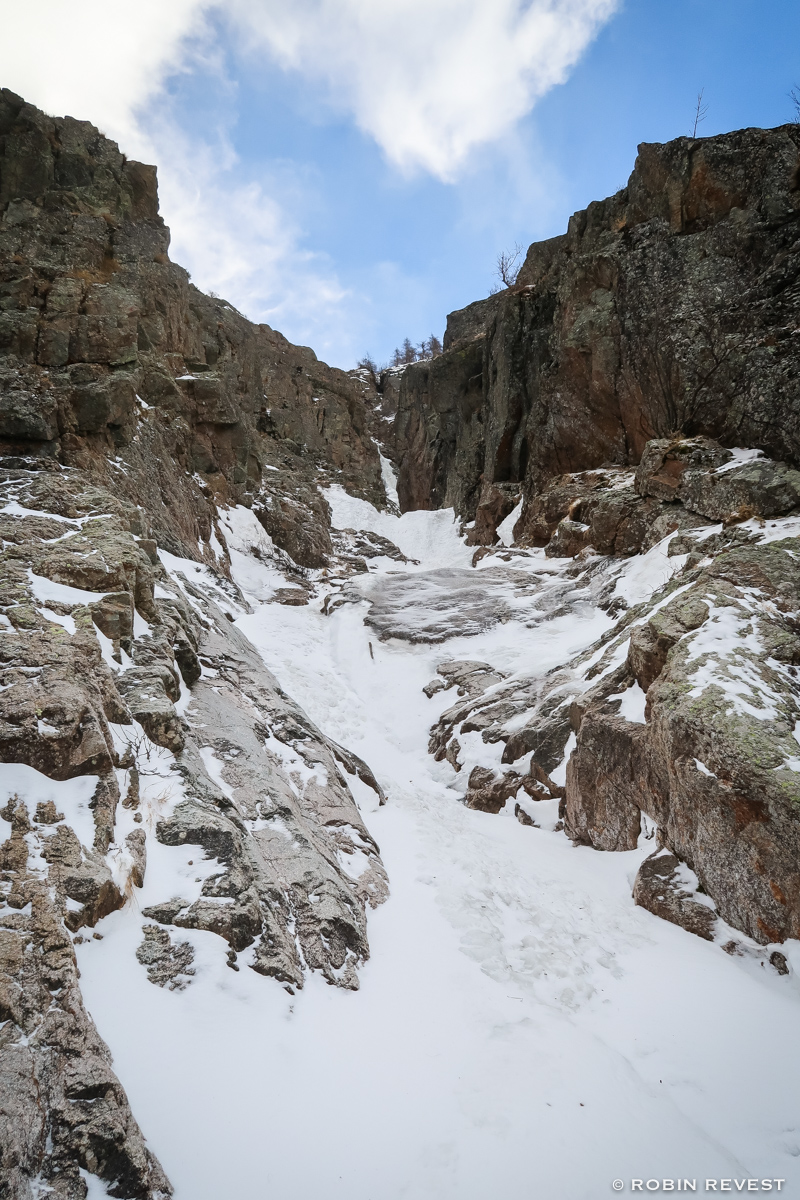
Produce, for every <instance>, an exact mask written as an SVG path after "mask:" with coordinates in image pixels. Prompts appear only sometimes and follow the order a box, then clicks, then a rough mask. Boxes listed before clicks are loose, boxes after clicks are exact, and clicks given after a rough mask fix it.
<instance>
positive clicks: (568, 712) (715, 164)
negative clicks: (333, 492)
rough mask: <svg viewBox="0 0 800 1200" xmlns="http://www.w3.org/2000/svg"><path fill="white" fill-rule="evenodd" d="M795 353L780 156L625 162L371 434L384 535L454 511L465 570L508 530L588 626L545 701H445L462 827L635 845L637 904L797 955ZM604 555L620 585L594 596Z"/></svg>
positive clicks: (540, 684) (793, 273) (751, 136)
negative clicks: (396, 521) (522, 828)
mask: <svg viewBox="0 0 800 1200" xmlns="http://www.w3.org/2000/svg"><path fill="white" fill-rule="evenodd" d="M798 334H800V129H798V127H797V126H796V125H791V126H785V127H782V128H779V129H774V130H758V129H749V130H743V131H741V132H738V133H732V134H728V135H725V136H722V137H717V138H709V139H702V140H701V139H687V138H680V139H678V140H677V141H675V142H671V143H669V144H668V145H663V146H650V145H644V146H641V147H640V149H639V156H638V158H637V160H636V165H635V167H634V171H633V174H632V175H631V178H630V181H629V183H628V186H627V187H626V188H625V189H623V190H622V191H621V192H619V193H618V194H617V195H615V196H613V197H611V198H610V199H608V200H605V201H603V202H600V203H596V204H592V205H590V206H589V208H588V209H587V210H586V211H585V212H579V213H576V214H575V216H574V217H573V218H572V219H571V221H570V223H569V229H568V231H567V233H566V234H564V235H563V236H561V237H557V238H553V239H551V240H550V241H548V242H544V243H536V244H534V245H532V246H531V247H530V250H529V251H528V255H527V258H526V260H525V264H524V266H523V268H522V270H521V272H520V275H519V279H518V281H517V283H516V285H515V286H513V287H511V288H509V289H507V290H506V291H505V292H502V293H500V294H498V295H496V296H492V297H490V298H488V299H486V300H481V301H478V302H476V303H475V304H473V305H471V306H470V307H468V308H466V309H464V310H463V311H461V312H457V313H453V314H451V315H450V317H449V318H448V328H447V335H446V338H445V343H444V344H445V352H444V354H443V355H442V356H441V357H440V358H437V359H435V360H434V361H433V362H431V363H425V364H417V365H414V366H412V367H409V368H408V370H407V371H406V372H405V375H404V377H403V380H402V385H401V390H400V397H399V408H398V414H397V420H396V425H395V437H396V453H397V455H398V458H399V461H400V474H399V486H398V490H399V495H400V501H401V505H402V506H403V507H404V508H406V509H410V508H426V507H437V506H443V505H452V506H453V507H454V508H455V510H456V513H457V514H459V515H460V516H461V518H462V521H463V522H464V528H465V532H466V534H467V538H468V540H470V541H471V542H472V543H473V544H477V545H479V546H481V547H482V549H480V550H479V551H477V552H476V558H475V561H476V562H478V561H479V560H480V559H481V557H482V556H485V555H486V554H494V553H499V554H500V559H501V561H502V560H503V559H505V560H506V561H511V560H513V557H514V551H513V550H509V549H507V548H506V546H503V545H501V544H500V538H499V535H498V532H497V528H498V525H499V524H500V523H502V522H503V521H504V520H505V519H506V518H508V520H507V522H506V527H505V534H504V539H503V540H504V541H505V542H506V544H507V545H509V544H511V542H512V540H513V546H514V547H517V548H520V549H519V550H518V552H517V553H518V554H522V555H523V556H524V554H525V549H524V548H526V547H528V548H536V547H544V548H545V549H544V553H545V556H546V557H549V558H552V559H553V560H554V562H555V561H558V560H564V559H570V558H571V559H573V560H574V566H573V567H572V568H571V569H570V571H569V574H570V575H571V577H572V578H573V580H574V581H575V585H574V586H575V587H576V588H577V589H578V591H579V592H580V591H581V590H583V593H584V594H585V595H587V596H588V595H592V596H594V597H595V602H599V603H600V604H601V606H602V607H604V608H605V610H606V611H607V612H608V613H609V615H610V616H612V617H613V618H614V625H613V627H612V630H611V631H610V632H609V633H607V634H606V635H604V637H603V639H601V640H600V641H599V642H597V643H596V644H595V646H594V647H593V648H592V651H591V653H590V654H587V655H585V656H583V657H579V658H578V659H577V660H575V661H573V662H572V663H570V664H569V665H568V667H567V668H566V669H565V668H564V667H559V668H558V669H557V670H554V671H551V672H550V673H549V674H547V675H546V676H545V677H544V678H543V677H542V675H541V673H539V672H534V673H530V672H527V673H526V672H525V671H520V672H519V673H517V674H516V675H515V676H514V677H513V678H512V679H510V680H509V681H507V682H502V681H498V680H497V679H496V678H493V677H492V676H491V674H489V675H488V676H487V682H481V678H482V677H481V675H480V673H478V674H477V675H474V674H473V675H471V676H470V678H471V679H472V685H471V686H470V687H469V688H468V689H466V692H467V694H466V695H465V696H464V698H463V699H461V700H460V701H457V702H456V703H455V705H454V706H453V708H452V709H450V710H448V711H447V712H446V713H445V714H444V715H443V717H442V718H441V720H440V721H439V723H438V724H437V725H436V726H435V727H434V729H433V731H432V738H431V750H432V752H433V753H434V754H435V755H436V757H438V758H447V760H448V761H450V762H451V763H452V764H453V766H454V767H455V768H456V770H459V769H460V767H461V759H460V757H459V756H460V754H461V745H460V742H459V738H461V740H462V741H463V740H464V737H465V736H466V735H468V734H470V733H474V732H480V734H481V737H482V739H483V741H484V743H486V745H487V755H486V765H485V766H482V765H479V766H477V767H475V768H474V770H473V771H472V774H471V776H470V779H469V786H468V790H467V794H466V802H467V804H468V805H469V806H471V807H475V808H483V809H485V810H486V811H490V812H497V811H498V810H499V809H500V808H502V807H503V806H504V805H505V804H506V802H507V801H508V800H509V799H510V798H512V797H514V796H516V795H518V794H519V796H522V795H523V794H525V795H527V796H528V797H529V798H530V797H531V796H532V797H533V798H534V800H541V799H546V798H552V797H554V796H558V797H560V804H561V816H562V819H563V821H564V825H565V829H566V832H567V833H568V834H569V835H570V836H571V837H572V838H573V840H574V841H576V842H577V843H582V844H587V845H591V846H594V847H595V848H597V849H601V850H623V849H631V848H632V847H634V846H636V845H637V842H638V839H639V837H640V835H641V832H642V828H643V822H645V823H646V822H647V821H648V820H649V821H651V822H655V824H656V825H657V829H658V840H659V844H660V846H661V850H660V851H659V852H658V854H659V857H658V858H657V863H656V860H654V865H652V867H650V868H648V870H647V871H645V873H644V875H643V876H642V878H641V879H640V881H639V882H638V883H637V887H636V891H635V896H636V899H637V902H638V903H642V904H646V905H647V906H648V907H651V908H652V909H653V911H656V912H658V913H659V915H662V916H666V917H667V918H668V919H670V920H677V921H679V923H683V924H685V925H686V926H687V928H692V929H693V931H694V932H700V933H702V934H703V936H709V937H710V936H713V933H712V932H711V931H712V930H713V928H714V922H715V920H716V916H721V917H722V918H723V919H724V920H725V921H726V922H727V923H728V925H729V926H730V927H733V929H736V930H741V931H744V932H745V933H747V934H748V935H749V936H750V937H751V938H753V939H755V941H756V942H758V943H761V944H765V945H766V944H770V943H779V942H781V941H783V939H785V938H787V937H797V936H798V934H799V933H800V786H799V785H798V773H797V772H798V769H800V760H798V758H797V750H796V747H797V741H798V737H797V730H798V729H800V724H798V720H800V690H799V689H798V683H797V665H798V663H800V646H799V645H798V643H797V640H796V638H797V628H798V625H797V621H798V614H800V580H798V579H797V578H796V575H795V569H794V568H795V560H796V558H797V556H798V553H800V542H798V539H797V534H798V514H800V473H799V472H798V470H797V469H796V468H797V466H798V462H799V461H800V441H798V437H799V436H800V387H799V386H798V380H799V379H800V342H799V341H798ZM634 468H635V471H634ZM512 513H513V516H512ZM509 526H513V530H512V529H511V528H509ZM529 552H530V551H529ZM539 553H541V551H539ZM659 555H661V556H662V558H661V560H660V561H661V562H662V563H663V567H662V566H658V567H657V569H656V564H657V563H658V562H659V557H658V556H659ZM630 556H641V557H642V561H643V565H642V568H641V572H642V574H641V575H640V579H649V583H647V585H646V586H638V585H637V586H636V587H629V586H628V585H627V584H623V583H622V580H621V578H620V577H618V576H616V577H615V576H614V574H613V573H614V571H616V570H617V568H614V567H612V566H611V564H612V563H613V562H614V560H621V559H625V558H628V557H630ZM646 563H650V564H651V565H650V566H649V567H647V568H646V567H645V565H644V564H646ZM609 570H610V571H612V576H611V577H609V575H608V574H607V572H608V571H609ZM648 570H649V571H650V572H651V575H650V576H648V575H647V571H648ZM654 570H655V574H652V572H653V571H654ZM662 571H663V573H662ZM614 580H615V581H614ZM558 611H560V609H556V612H558ZM480 665H481V664H478V666H480ZM464 666H465V668H466V667H474V666H475V664H465V665H464ZM451 668H452V664H451ZM451 668H448V669H451ZM443 669H444V668H443ZM487 669H488V668H487ZM448 686H449V684H448ZM461 694H462V695H463V689H461ZM498 742H500V743H502V745H503V752H502V762H503V763H504V764H508V765H509V766H510V767H512V768H513V769H512V770H506V771H504V770H500V771H498V770H497V766H496V764H494V763H493V761H492V752H491V747H492V746H493V745H496V744H497V743H498ZM559 765H560V769H562V770H563V768H564V767H566V774H565V780H564V781H563V782H564V786H562V785H557V784H554V782H553V780H552V778H551V773H552V772H554V771H555V770H556V768H559ZM517 807H518V808H519V805H517ZM530 819H532V818H530ZM681 864H686V865H687V866H688V868H690V873H691V872H693V873H694V874H693V875H692V878H693V879H694V881H695V882H694V885H693V887H694V888H697V889H699V892H698V893H697V894H696V893H695V892H693V890H692V887H690V888H689V889H688V890H687V888H686V887H683V886H682V885H680V883H679V882H676V880H678V878H679V875H678V874H675V872H677V871H678V868H679V866H680V865H681ZM681 869H684V868H683V867H681ZM670 881H671V882H670ZM698 894H699V895H700V896H701V897H702V899H701V900H700V901H698V899H697V895H698ZM715 913H716V915H715ZM734 944H735V943H734V942H731V945H734Z"/></svg>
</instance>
